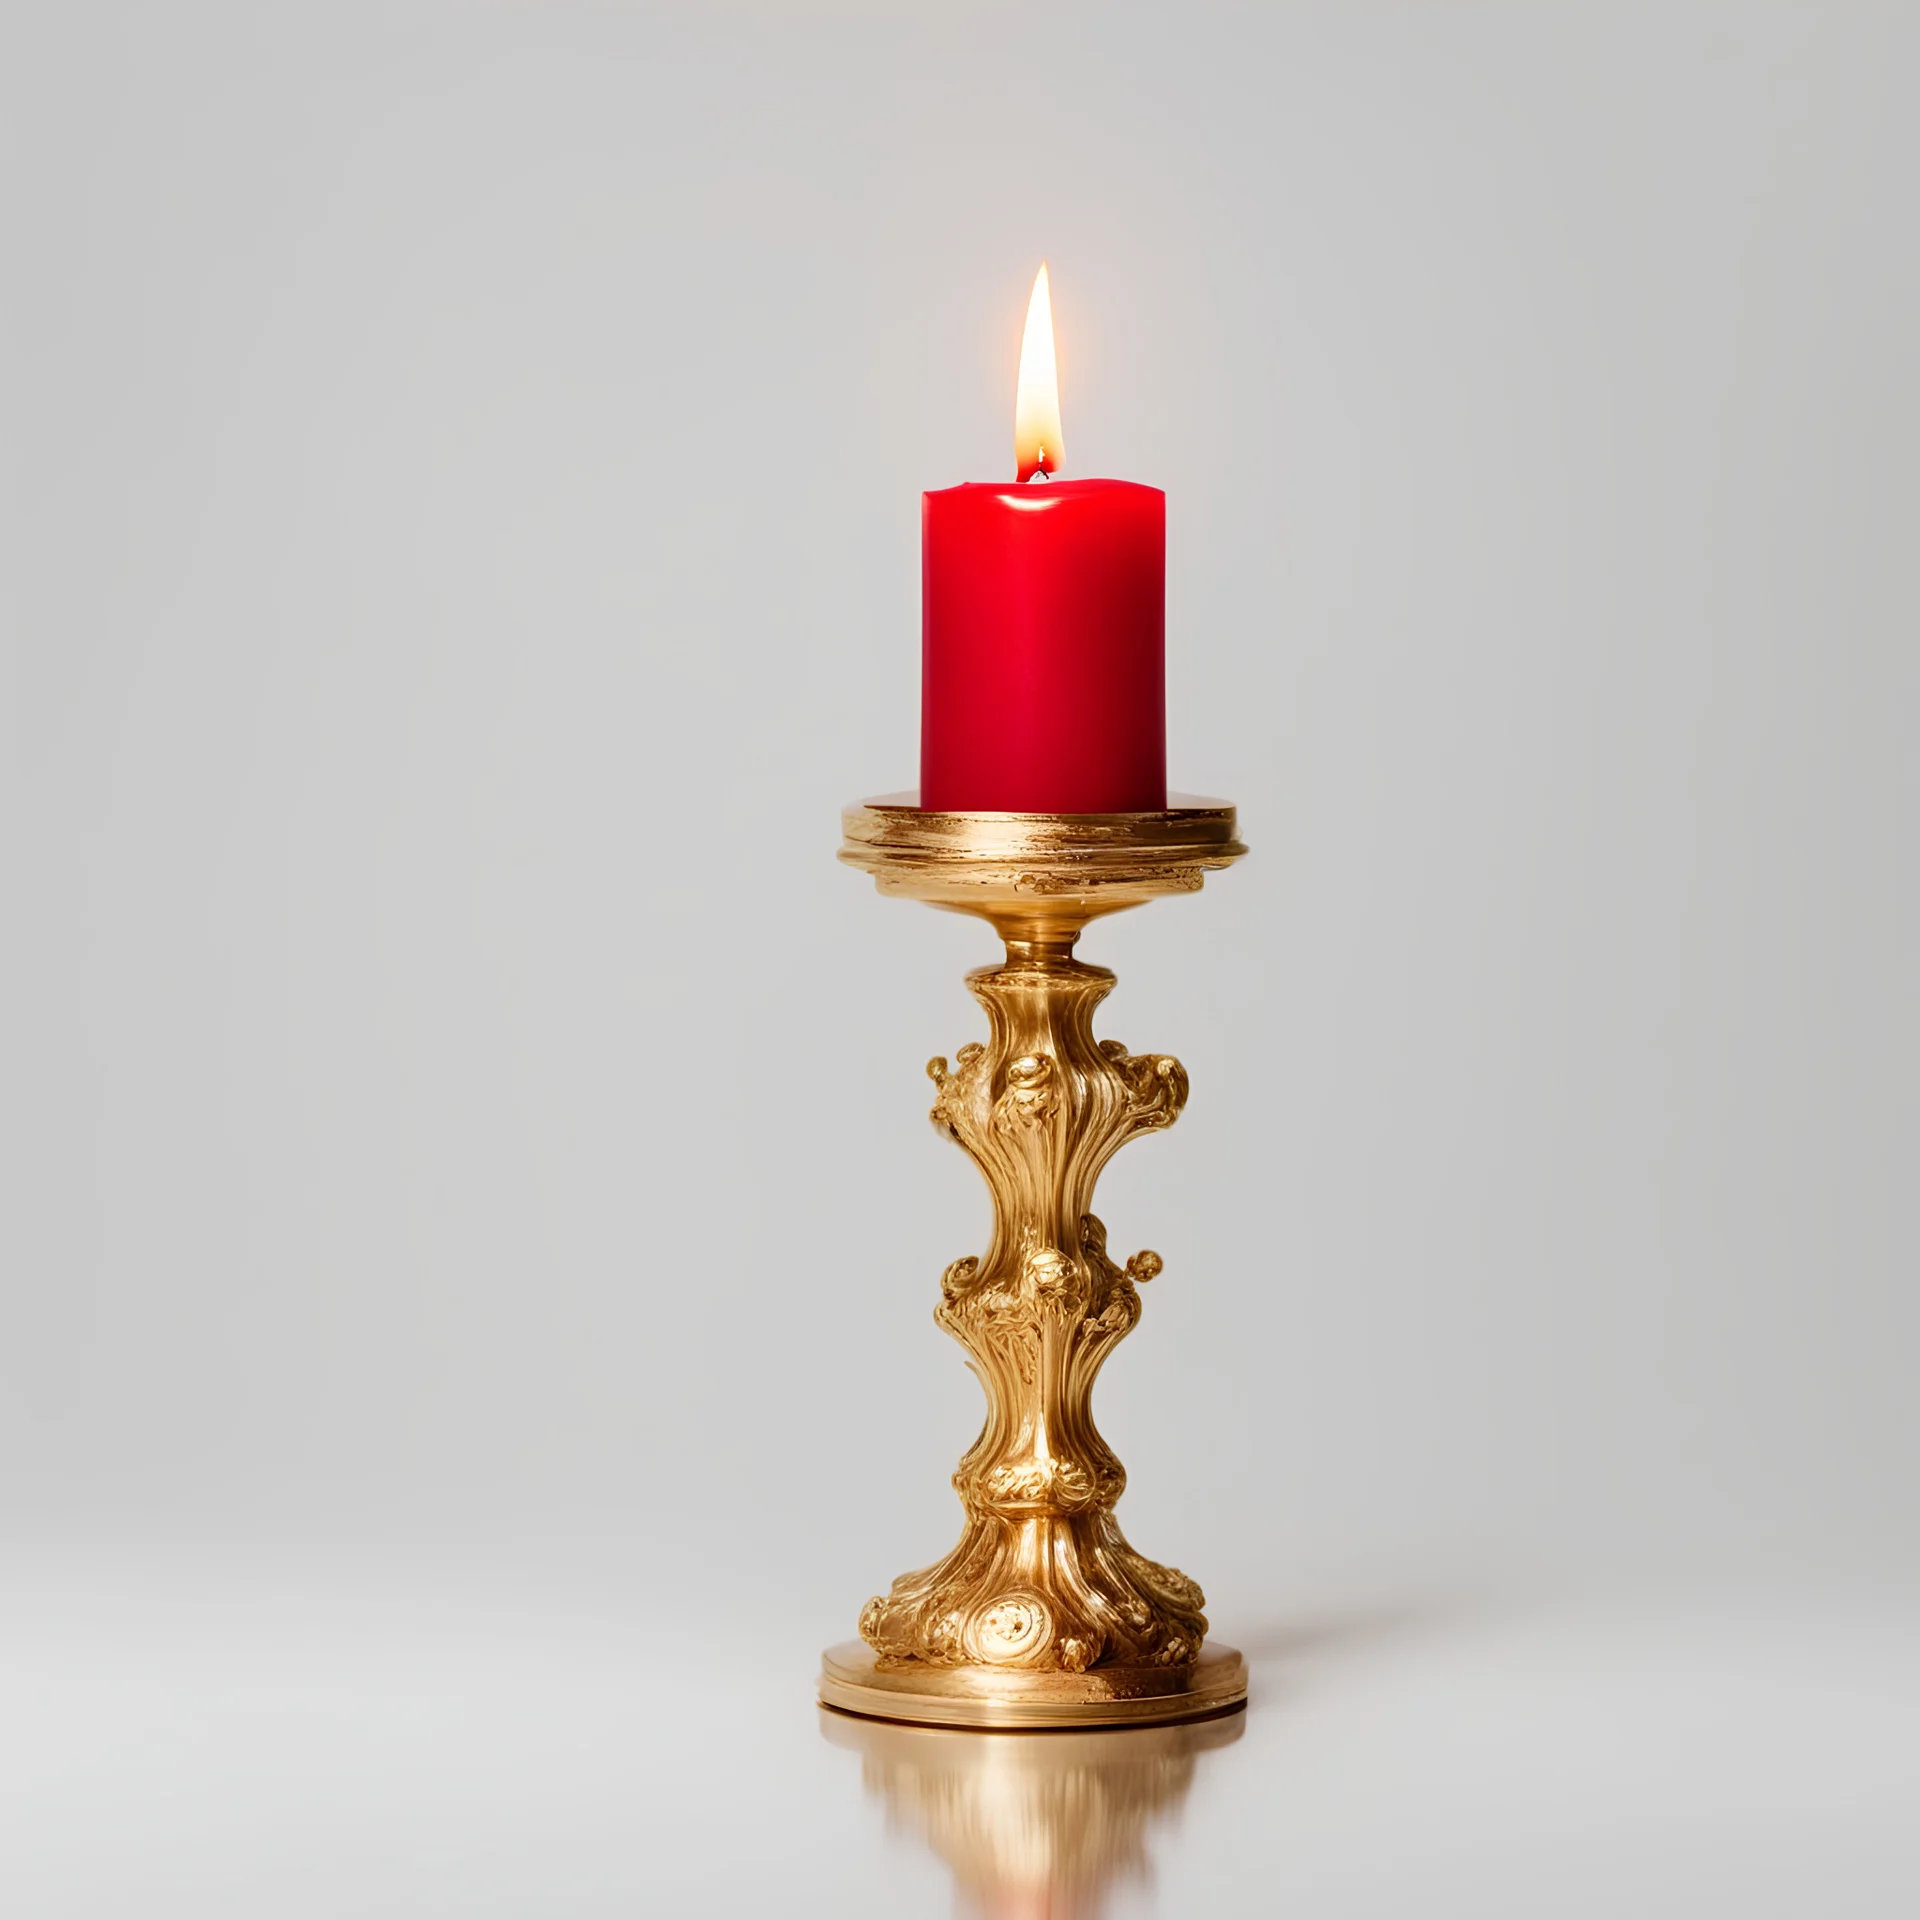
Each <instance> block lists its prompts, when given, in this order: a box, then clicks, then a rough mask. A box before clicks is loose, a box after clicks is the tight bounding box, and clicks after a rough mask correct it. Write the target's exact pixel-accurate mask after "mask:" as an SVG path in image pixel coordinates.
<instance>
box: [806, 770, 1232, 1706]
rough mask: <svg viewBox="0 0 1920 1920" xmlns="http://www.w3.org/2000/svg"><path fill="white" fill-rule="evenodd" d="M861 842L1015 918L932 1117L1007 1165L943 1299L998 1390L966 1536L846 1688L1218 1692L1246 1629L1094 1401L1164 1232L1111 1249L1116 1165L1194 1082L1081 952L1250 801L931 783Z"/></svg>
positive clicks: (1220, 1697)
mask: <svg viewBox="0 0 1920 1920" xmlns="http://www.w3.org/2000/svg"><path fill="white" fill-rule="evenodd" d="M844 821H845V827H846V844H845V845H844V846H843V848H842V849H841V855H840V857H841V858H842V859H843V860H845V861H846V862H847V863H848V864H849V865H852V866H856V867H859V868H861V869H862V870H863V871H865V872H867V873H870V874H872V875H873V877H874V879H875V881H876V882H877V883H878V885H879V887H880V890H881V891H882V892H883V893H891V894H901V895H904V896H906V897H907V898H910V899H916V900H924V901H926V902H928V903H929V904H930V905H933V906H939V907H946V908H950V909H953V910H956V911H960V912H966V913H973V914H977V915H979V916H980V917H981V918H982V919H985V920H987V921H990V922H991V923H992V925H993V926H994V928H995V929H996V930H997V931H998V932H999V934H1000V936H1001V938H1002V939H1003V940H1004V941H1005V943H1006V949H1007V957H1006V962H1005V964H1004V965H1001V966H996V967H983V968H980V969H979V970H977V971H976V972H974V973H971V974H969V975H968V976H967V985H968V986H969V988H971V990H972V992H973V994H974V997H975V998H976V999H977V1000H979V1002H980V1003H981V1005H982V1006H983V1007H984V1008H985V1010H986V1014H987V1024H988V1039H987V1041H986V1043H985V1044H984V1045H983V1044H981V1043H979V1042H977V1041H976V1042H973V1043H971V1044H969V1045H967V1046H964V1047H962V1048H961V1049H960V1051H959V1052H958V1053H957V1054H956V1055H955V1056H954V1059H953V1062H952V1064H951V1065H949V1064H948V1062H947V1061H946V1060H945V1059H938V1060H934V1061H932V1062H931V1063H929V1066H928V1069H927V1071H928V1073H929V1074H930V1075H931V1076H932V1079H933V1082H934V1085H935V1088H936V1089H937V1091H936V1094H935V1098H934V1104H933V1112H932V1119H933V1124H934V1126H935V1128H936V1130H937V1131H939V1132H940V1133H941V1134H942V1135H943V1136H944V1137H945V1138H947V1139H949V1140H953V1141H955V1142H957V1143H958V1144H959V1145H960V1146H962V1147H964V1148H965V1149H966V1151H967V1152H968V1153H969V1154H970V1155H971V1156H972V1158H973V1160H974V1162H975V1163H976V1164H977V1165H978V1166H979V1168H980V1170H981V1172H982V1173H983V1174H984V1175H985V1176H986V1181H987V1186H988V1188H989V1190H990V1192H991V1193H992V1196H993V1211H994V1224H993V1231H992V1234H991V1236H990V1238H989V1240H988V1242H987V1247H986V1251H985V1252H984V1253H983V1254H980V1255H978V1256H972V1255H970V1256H968V1257H967V1258H965V1259H962V1260H956V1261H954V1262H953V1264H952V1265H951V1266H949V1267H948V1268H947V1270H946V1272H945V1274H944V1275H943V1276H942V1277H941V1283H940V1291H941V1300H940V1304H939V1306H938V1307H937V1308H936V1309H935V1312H934V1317H935V1319H936V1320H938V1321H939V1323H940V1324H941V1325H942V1326H943V1327H945V1328H946V1329H947V1331H948V1332H949V1333H951V1334H952V1335H953V1336H954V1338H955V1339H957V1340H958V1341H959V1342H960V1343H961V1345H962V1346H963V1347H964V1348H965V1349H966V1351H967V1356H968V1360H969V1363H970V1364H971V1366H972V1367H973V1370H974V1372H975V1373H976V1374H977V1375H978V1376H979V1379H980V1382H981V1385H982V1386H983V1387H984V1388H985V1390H986V1396H987V1416H986V1423H985V1425H984V1426H983V1428H982V1429H981V1433H980V1437H979V1439H978V1440H977V1441H975V1443H974V1445H973V1447H972V1449H971V1450H970V1451H969V1452H968V1454H967V1455H966V1457H965V1459H963V1460H962V1461H961V1463H960V1468H959V1471H958V1472H957V1473H956V1474H955V1475H954V1486H955V1488H956V1490H957V1491H958V1493H959V1495H960V1503H961V1506H962V1507H963V1509H964V1510H965V1514H966V1521H965V1526H964V1529H963V1531H962V1534H961V1537H960V1543H959V1545H958V1546H956V1547H955V1548H954V1550H953V1551H952V1552H951V1553H950V1554H948V1555H947V1557H946V1558H945V1559H944V1560H942V1561H940V1562H938V1563H937V1564H936V1565H934V1566H931V1567H928V1568H925V1569H924V1570H922V1571H921V1572H918V1573H909V1574H904V1575H902V1576H901V1577H900V1578H899V1579H898V1580H896V1581H895V1582H894V1583H893V1589H892V1591H891V1592H890V1593H888V1594H885V1595H880V1596H876V1597H875V1598H874V1599H872V1600H870V1601H869V1602H868V1603H867V1605H866V1608H865V1610H864V1611H863V1612H862V1614H861V1616H860V1633H861V1638H862V1639H863V1640H864V1641H865V1642H866V1643H867V1647H868V1648H870V1649H871V1653H870V1654H869V1653H866V1652H865V1651H863V1650H862V1649H860V1648H859V1647H857V1646H855V1647H853V1648H851V1649H847V1648H835V1649H832V1650H831V1651H830V1652H829V1653H828V1654H827V1656H826V1661H825V1666H824V1669H823V1673H822V1678H821V1697H822V1699H824V1700H826V1701H827V1702H828V1703H829V1704H831V1705H836V1706H844V1707H847V1708H849V1709H850V1710H852V1711H855V1712H861V1713H873V1714H881V1715H886V1716H889V1717H893V1718H899V1719H909V1720H920V1721H934V1722H939V1723H942V1724H955V1725H970V1726H1003V1727H1004V1726H1072V1725H1080V1726H1091V1725H1106V1724H1114V1723H1119V1722H1125V1721H1135V1722H1137V1721H1141V1720H1156V1719H1158V1720H1165V1719H1174V1718H1183V1717H1192V1716H1194V1715H1197V1714H1205V1713H1213V1712H1218V1711H1220V1710H1221V1709H1222V1708H1223V1707H1226V1706H1230V1705H1231V1704H1233V1703H1234V1702H1235V1701H1238V1700H1241V1699H1244V1697H1245V1693H1246V1678H1245V1670H1244V1667H1243V1666H1242V1664H1241V1662H1240V1658H1239V1656H1238V1655H1237V1654H1234V1653H1232V1652H1231V1650H1230V1649H1220V1650H1218V1653H1217V1654H1216V1652H1215V1650H1214V1649H1211V1648H1209V1649H1207V1652H1206V1654H1205V1656H1203V1653H1202V1646H1203V1643H1204V1641H1205V1638H1206V1632H1207V1621H1206V1616H1205V1614H1204V1613H1203V1611H1202V1607H1203V1606H1204V1599H1203V1596H1202V1594H1201V1591H1200V1589H1199V1587H1198V1586H1196V1585H1195V1584H1194V1582H1193V1581H1191V1580H1189V1579H1188V1578H1187V1577H1186V1575H1185V1574H1183V1573H1180V1572H1178V1571H1177V1570H1175V1569H1174V1568H1172V1567H1166V1566H1162V1565H1160V1564H1159V1563H1158V1562H1157V1561H1153V1560H1149V1559H1148V1558H1147V1557H1146V1556H1145V1555H1144V1554H1140V1553H1137V1552H1135V1551H1134V1549H1133V1548H1132V1547H1131V1546H1129V1545H1128V1543H1127V1541H1126V1539H1125V1537H1124V1536H1123V1535H1122V1534H1121V1532H1120V1529H1119V1526H1118V1524H1117V1523H1116V1522H1115V1520H1114V1517H1113V1507H1114V1504H1115V1502H1116V1501H1118V1499H1119V1498H1120V1494H1121V1492H1122V1490H1123V1489H1124V1488H1125V1486H1126V1475H1125V1473H1124V1471H1123V1470H1122V1468H1121V1466H1120V1462H1119V1460H1118V1459H1117V1458H1115V1456H1114V1454H1113V1451H1112V1449H1111V1448H1110V1447H1108V1445H1107V1444H1106V1442H1105V1441H1104V1440H1103V1439H1102V1438H1101V1437H1100V1434H1099V1431H1098V1429H1097V1428H1096V1427H1095V1426H1094V1423H1093V1414H1092V1407H1091V1400H1092V1393H1093V1382H1094V1378H1095V1376H1096V1374H1097V1373H1098V1372H1099V1370H1100V1367H1101V1364H1102V1362H1104V1360H1105V1359H1106V1357H1107V1355H1108V1353H1110V1352H1111V1351H1112V1349H1113V1348H1114V1347H1115V1346H1116V1345H1118V1343H1119V1342H1120V1341H1121V1340H1122V1339H1123V1338H1125V1336H1126V1335H1127V1334H1128V1333H1129V1332H1130V1331H1131V1330H1132V1328H1133V1325H1134V1323H1135V1322H1136V1321H1137V1320H1138V1319H1139V1317H1140V1295H1139V1291H1138V1289H1139V1288H1140V1286H1142V1285H1144V1284H1145V1283H1146V1282H1148V1281H1150V1280H1152V1279H1153V1278H1154V1277H1155V1275H1157V1274H1158V1273H1159V1271H1160V1266H1161V1262H1160V1257H1159V1255H1158V1254H1155V1253H1151V1252H1146V1251H1142V1252H1140V1253H1136V1254H1134V1255H1133V1256H1132V1258H1130V1259H1128V1260H1127V1261H1125V1262H1124V1263H1123V1262H1120V1261H1117V1260H1115V1259H1113V1258H1112V1257H1111V1256H1110V1255H1109V1254H1108V1251H1107V1235H1106V1229H1105V1227H1104V1226H1103V1225H1102V1224H1101V1222H1100V1220H1099V1218H1098V1216H1097V1215H1096V1214H1095V1213H1094V1212H1093V1188H1094V1182H1095V1181H1096V1180H1097V1179H1098V1178H1099V1175H1100V1172H1101V1169H1102V1168H1103V1167H1104V1166H1105V1165H1106V1163H1107V1162H1108V1160H1110V1159H1111V1158H1112V1157H1113V1155H1114V1154H1115V1153H1116V1152H1118V1151H1119V1149H1120V1148H1121V1147H1122V1146H1124V1145H1125V1144H1126V1142H1127V1141H1129V1140H1131V1139H1133V1138H1134V1137H1135V1136H1136V1135H1138V1134H1142V1133H1152V1132H1157V1131H1159V1130H1160V1129H1162V1128H1165V1127H1170V1126H1171V1125H1172V1124H1173V1122H1174V1121H1175V1120H1176V1119H1177V1118H1178V1117H1179V1114H1180V1109H1181V1108H1182V1107H1183V1106H1184V1105H1185V1103H1186V1098H1187V1076H1186V1071H1185V1069H1184V1068H1183V1067H1182V1066H1181V1065H1180V1063H1179V1061H1177V1060H1175V1059H1174V1058H1172V1057H1171V1056H1170V1055H1168V1054H1132V1053H1129V1052H1128V1051H1127V1049H1126V1048H1125V1047H1124V1046H1122V1045H1121V1044H1120V1043H1119V1042H1118V1041H1117V1040H1096V1039H1095V1038H1094V1037H1093V1014H1094V1009H1095V1008H1096V1007H1097V1006H1098V1005H1099V1004H1100V1002H1101V1001H1102V1000H1104V999H1105V998H1106V996H1107V994H1108V993H1110V992H1111V991H1112V989H1113V985H1114V977H1113V975H1112V974H1111V973H1109V972H1108V971H1107V970H1106V969H1105V968H1104V967H1094V966H1088V965H1087V964H1085V963H1084V962H1082V961H1080V960H1077V959H1075V958H1074V954H1073V949H1074V944H1075V942H1076V941H1077V940H1078V938H1079V936H1080V933H1081V931H1082V930H1083V929H1084V927H1085V926H1086V924H1087V922H1088V921H1089V920H1092V919H1094V918H1096V917H1097V916H1099V915H1101V914H1106V913H1113V912H1117V911H1119V910H1120V909H1122V908H1125V907H1131V906H1138V905H1140V904H1141V903H1142V902H1144V901H1147V900H1151V899H1154V898H1156V897H1158V896H1160V895H1163V894H1171V893H1191V892H1194V891H1196V890H1197V889H1198V888H1199V886H1200V884H1201V880H1202V876H1203V874H1204V873H1205V872H1206V871H1208V870H1210V869H1216V868H1220V867H1224V866H1226V865H1227V864H1228V863H1229V862H1230V861H1232V860H1234V859H1237V858H1238V857H1239V856H1240V855H1241V854H1243V853H1244V852H1245V851H1246V849H1245V848H1244V847H1243V846H1241V844H1240V843H1239V841H1238V840H1237V839H1236V838H1235V837H1234V810H1233V809H1232V808H1231V807H1229V806H1225V805H1223V804H1222V803H1220V802H1218V801H1206V800H1185V799H1181V800H1178V801H1176V803H1175V804H1173V805H1171V806H1169V807H1168V808H1166V809H1165V810H1164V811H1161V812H1157V813H1126V814H1010V813H928V812H923V811H922V810H921V809H920V808H919V807H917V806H915V805H914V804H913V802H912V797H911V796H910V795H895V796H890V797H888V798H886V799H884V800H875V801H868V802H865V803H863V804H861V805H858V806H854V807H849V808H848V809H847V811H846V814H845V816H844Z"/></svg>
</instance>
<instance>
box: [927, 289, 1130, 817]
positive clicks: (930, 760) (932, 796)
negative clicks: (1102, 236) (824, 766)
mask: <svg viewBox="0 0 1920 1920" xmlns="http://www.w3.org/2000/svg"><path fill="white" fill-rule="evenodd" d="M1015 445H1016V453H1017V462H1018V468H1019V471H1020V475H1021V478H1020V479H1018V480H1016V481H1012V482H1009V483H1006V484H1002V485H987V486H963V487H948V488H945V489H943V490H942V491H940V492H937V493H929V494H926V495H924V496H923V498H922V522H921V525H922V547H921V559H922V630H921V638H922V648H923V652H922V666H921V684H920V804H921V805H922V806H923V807H928V808H939V809H956V810H957V809H966V810H983V811H994V812H1008V813H1132V812H1145V811H1149V810H1152V809H1155V808H1159V807H1164V806H1165V805H1166V803H1167V734H1166V695H1165V664H1164V663H1165V636H1166V550H1167V541H1166V506H1167V500H1166V495H1165V494H1163V493H1162V492H1161V491H1160V490H1159V488H1158V487H1142V486H1136V485H1134V484H1133V483H1132V482H1131V481H1127V480H1066V481H1061V480H1053V479H1050V478H1047V477H1044V476H1048V475H1051V474H1053V473H1054V472H1055V471H1057V469H1058V466H1059V461H1060V427H1059V398H1058V385H1057V382H1056V380H1055V378H1054V368H1053V323H1052V315H1051V313H1050V311H1049V305H1048V289H1047V270H1046V268H1045V267H1044V266H1043V267H1042V268H1041V269H1040V277H1039V279H1038V280H1037V281H1036V282H1035V283H1034V290H1033V302H1032V304H1031V306H1030V307H1029V308H1028V312H1027V332H1026V340H1025V343H1024V344H1023V346H1022V349H1021V355H1020V397H1019V401H1018V403H1017V405H1016V408H1015Z"/></svg>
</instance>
